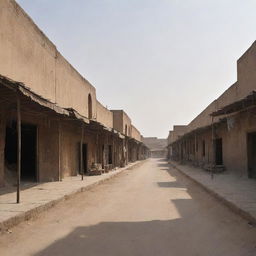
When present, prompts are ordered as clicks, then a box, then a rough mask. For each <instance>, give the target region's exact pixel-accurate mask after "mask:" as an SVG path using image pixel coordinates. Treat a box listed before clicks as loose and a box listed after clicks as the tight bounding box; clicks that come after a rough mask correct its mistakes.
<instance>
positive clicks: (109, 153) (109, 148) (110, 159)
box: [108, 145, 113, 164]
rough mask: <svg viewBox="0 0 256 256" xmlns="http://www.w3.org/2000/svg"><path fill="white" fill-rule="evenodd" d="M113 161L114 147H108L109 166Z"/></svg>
mask: <svg viewBox="0 0 256 256" xmlns="http://www.w3.org/2000/svg"><path fill="white" fill-rule="evenodd" d="M112 163H113V159H112V146H111V145H108V164H112Z"/></svg>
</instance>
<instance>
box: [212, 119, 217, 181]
mask: <svg viewBox="0 0 256 256" xmlns="http://www.w3.org/2000/svg"><path fill="white" fill-rule="evenodd" d="M213 118H214V117H212V163H213V166H212V172H211V177H212V179H213V172H214V168H215V164H216V163H215V143H214V142H215V131H214V123H213Z"/></svg>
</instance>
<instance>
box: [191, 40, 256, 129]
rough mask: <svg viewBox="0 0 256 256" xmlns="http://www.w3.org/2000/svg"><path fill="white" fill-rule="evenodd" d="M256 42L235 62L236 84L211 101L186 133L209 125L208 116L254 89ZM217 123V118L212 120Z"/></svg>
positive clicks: (210, 120) (255, 78)
mask: <svg viewBox="0 0 256 256" xmlns="http://www.w3.org/2000/svg"><path fill="white" fill-rule="evenodd" d="M255 68H256V42H254V43H253V44H252V46H251V47H250V48H249V49H248V50H247V51H246V52H245V53H244V54H243V56H242V57H241V58H240V59H239V60H238V61H237V78H238V80H237V82H236V83H234V84H233V85H231V86H230V87H229V88H228V89H227V90H226V91H225V92H224V93H223V94H222V95H221V96H220V97H219V98H218V99H216V100H215V101H213V102H212V103H211V104H210V105H209V106H208V107H207V108H205V109H204V110H203V111H202V112H201V113H200V114H199V115H198V116H197V117H196V118H195V119H194V120H192V121H191V122H190V124H189V125H188V132H189V131H192V130H195V129H197V128H199V127H204V126H207V125H210V124H211V122H212V118H211V116H210V114H211V113H212V112H214V111H216V110H218V109H220V108H222V107H224V106H226V105H228V104H231V103H232V102H235V101H237V100H240V99H242V98H244V97H246V96H247V95H248V94H249V93H251V92H252V91H253V90H255V89H256V87H255V84H256V72H255ZM214 120H215V121H218V117H215V118H214Z"/></svg>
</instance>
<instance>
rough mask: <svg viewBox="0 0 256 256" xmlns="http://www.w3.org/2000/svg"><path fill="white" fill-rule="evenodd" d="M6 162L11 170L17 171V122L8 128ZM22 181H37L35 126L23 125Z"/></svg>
mask: <svg viewBox="0 0 256 256" xmlns="http://www.w3.org/2000/svg"><path fill="white" fill-rule="evenodd" d="M5 162H6V164H7V165H8V167H10V169H15V171H16V166H17V124H16V122H12V123H11V124H10V125H9V126H7V127H6V137H5ZM8 169H9V168H8ZM21 180H22V181H32V182H35V181H37V126H35V125H30V124H21Z"/></svg>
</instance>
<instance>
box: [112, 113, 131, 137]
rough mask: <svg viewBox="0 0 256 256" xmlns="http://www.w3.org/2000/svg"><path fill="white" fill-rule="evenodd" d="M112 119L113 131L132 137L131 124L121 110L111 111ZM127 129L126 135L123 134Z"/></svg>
mask: <svg viewBox="0 0 256 256" xmlns="http://www.w3.org/2000/svg"><path fill="white" fill-rule="evenodd" d="M111 111H112V112H113V118H114V122H113V124H114V129H115V130H117V131H119V132H121V133H122V134H125V135H127V136H129V137H131V135H132V122H131V119H130V118H129V116H128V115H127V114H126V113H125V112H124V111H123V110H111ZM125 127H127V133H125Z"/></svg>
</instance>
